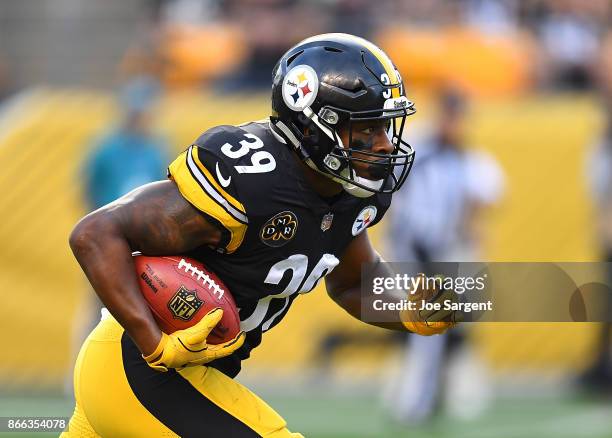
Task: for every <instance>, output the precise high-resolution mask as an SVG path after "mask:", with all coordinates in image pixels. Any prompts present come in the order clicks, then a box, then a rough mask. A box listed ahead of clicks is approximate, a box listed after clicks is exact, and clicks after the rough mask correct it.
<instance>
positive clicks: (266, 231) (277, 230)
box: [259, 211, 298, 248]
mask: <svg viewBox="0 0 612 438" xmlns="http://www.w3.org/2000/svg"><path fill="white" fill-rule="evenodd" d="M297 226H298V220H297V217H296V215H295V214H294V213H293V212H291V211H283V212H282V213H279V214H277V215H276V216H274V217H272V218H271V219H270V220H269V221H268V222H266V223H265V224H264V226H263V227H261V233H259V237H260V238H261V241H262V242H263V243H265V244H266V245H268V246H272V247H275V248H276V247H279V246H283V245H284V244H286V243H287V242H289V241H290V240H291V239H293V236H295V231H296V230H297Z"/></svg>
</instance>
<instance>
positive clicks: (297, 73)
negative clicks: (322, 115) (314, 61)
mask: <svg viewBox="0 0 612 438" xmlns="http://www.w3.org/2000/svg"><path fill="white" fill-rule="evenodd" d="M318 90H319V78H318V77H317V73H316V72H315V71H314V69H313V68H312V67H310V66H309V65H298V66H296V67H293V68H292V69H291V70H289V72H288V73H287V75H286V76H285V81H284V82H283V100H284V101H285V103H286V104H287V106H288V107H289V108H291V109H292V110H293V111H302V110H303V109H304V108H306V107H308V106H310V105H311V104H312V103H313V102H314V100H315V98H316V97H317V92H318Z"/></svg>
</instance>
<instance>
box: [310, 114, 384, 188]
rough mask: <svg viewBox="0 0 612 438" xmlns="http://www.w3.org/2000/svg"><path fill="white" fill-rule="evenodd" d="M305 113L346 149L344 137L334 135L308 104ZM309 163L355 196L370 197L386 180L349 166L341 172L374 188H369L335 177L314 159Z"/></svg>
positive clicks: (348, 177)
mask: <svg viewBox="0 0 612 438" xmlns="http://www.w3.org/2000/svg"><path fill="white" fill-rule="evenodd" d="M302 112H303V113H304V115H305V116H306V117H308V118H309V119H310V120H312V121H313V122H314V123H315V124H316V125H317V126H318V127H319V129H320V130H321V131H323V132H324V133H325V135H327V136H328V137H329V138H330V139H332V140H334V141H336V140H337V141H338V146H339V147H340V149H341V150H343V149H344V145H343V144H342V139H340V136H339V135H334V134H333V133H332V131H331V130H330V129H329V128H328V127H327V126H325V125H323V124H322V123H321V122H320V121H319V117H318V116H317V115H316V114H315V113H314V111H313V110H312V109H311V108H310V107H309V106H307V107H306V108H304V110H303V111H302ZM307 164H308V166H309V167H311V168H312V169H314V170H316V171H317V172H319V173H322V174H323V175H325V176H327V177H329V178H331V179H332V180H334V181H335V182H337V183H338V184H340V185H342V188H343V189H344V191H345V192H347V193H348V194H350V195H352V196H355V197H357V198H368V197H370V196H372V195H373V194H374V193H375V191H376V190H379V189H380V188H381V187H382V185H383V183H384V180H382V179H379V180H371V179H367V178H363V177H360V176H358V175H357V174H356V173H355V171H354V170H353V171H351V170H349V169H348V168H347V169H344V170H343V171H342V172H341V174H342V176H343V177H345V178H347V179H350V180H352V181H354V182H356V183H358V184H361V185H363V186H366V187H369V188H371V189H372V190H371V191H370V190H367V189H364V188H362V187H358V186H356V185H355V184H352V183H350V182H347V181H344V180H342V179H340V178H335V177H334V176H333V175H331V174H329V173H327V172H322V171H321V170H319V168H318V167H317V166H316V165H315V164H314V163H313V162H312V160H307Z"/></svg>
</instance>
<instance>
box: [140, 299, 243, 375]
mask: <svg viewBox="0 0 612 438" xmlns="http://www.w3.org/2000/svg"><path fill="white" fill-rule="evenodd" d="M222 317H223V309H221V308H220V307H216V308H214V309H213V310H211V311H210V312H208V313H207V314H206V315H204V317H203V318H202V319H201V320H200V321H199V322H198V323H197V324H196V325H194V326H193V327H189V328H188V329H184V330H178V331H176V332H174V333H172V334H170V335H167V334H166V333H162V338H161V341H159V344H158V345H157V348H156V349H155V351H154V352H153V353H151V354H150V355H148V356H145V355H143V356H142V357H143V358H144V360H146V361H147V363H148V364H149V366H150V367H151V368H153V369H155V370H157V371H168V368H183V367H189V366H195V365H202V364H205V363H207V362H210V361H213V360H215V359H219V358H221V357H224V356H229V355H230V354H232V353H233V352H234V351H236V350H237V349H239V348H240V347H241V346H242V344H243V343H244V338H245V336H246V335H245V333H244V332H240V333H238V334H237V335H236V337H235V338H234V339H232V340H231V341H228V342H225V343H223V344H218V345H209V344H207V343H206V338H207V337H208V335H209V334H210V332H211V331H212V330H213V329H214V328H215V326H216V325H217V323H218V322H219V321H220V320H221V318H222Z"/></svg>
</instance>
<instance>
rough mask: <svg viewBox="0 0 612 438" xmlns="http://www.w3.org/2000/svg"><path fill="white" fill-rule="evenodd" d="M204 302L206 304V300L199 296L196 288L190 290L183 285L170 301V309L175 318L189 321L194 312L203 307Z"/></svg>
mask: <svg viewBox="0 0 612 438" xmlns="http://www.w3.org/2000/svg"><path fill="white" fill-rule="evenodd" d="M202 304H204V301H202V300H201V299H199V298H198V295H197V294H196V291H195V290H188V289H187V288H186V287H185V286H182V285H181V287H180V289H179V290H177V291H176V293H175V294H174V296H173V297H172V298H171V299H170V301H169V302H168V309H170V312H172V316H174V317H175V318H178V319H182V320H183V321H189V320H190V319H191V317H192V316H193V315H194V313H196V312H197V311H198V309H199V308H200V307H202Z"/></svg>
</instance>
